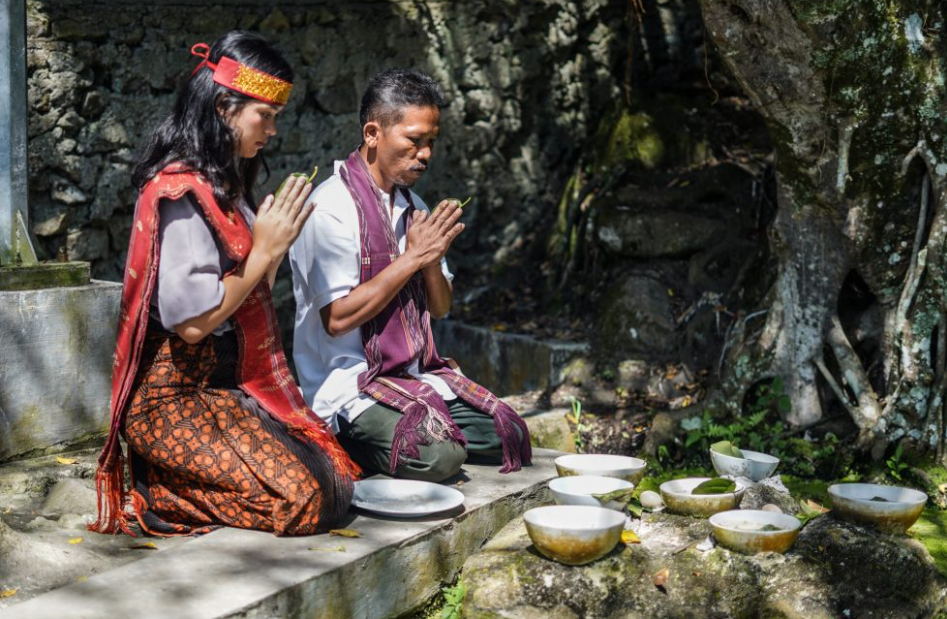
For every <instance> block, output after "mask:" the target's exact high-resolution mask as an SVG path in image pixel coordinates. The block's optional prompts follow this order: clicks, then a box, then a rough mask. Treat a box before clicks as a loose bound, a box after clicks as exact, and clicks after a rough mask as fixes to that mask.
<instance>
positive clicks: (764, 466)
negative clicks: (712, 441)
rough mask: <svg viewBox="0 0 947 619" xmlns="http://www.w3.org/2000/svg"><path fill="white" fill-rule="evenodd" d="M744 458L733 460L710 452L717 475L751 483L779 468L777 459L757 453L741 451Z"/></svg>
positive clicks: (731, 457) (746, 450)
mask: <svg viewBox="0 0 947 619" xmlns="http://www.w3.org/2000/svg"><path fill="white" fill-rule="evenodd" d="M740 451H742V452H743V455H744V456H745V457H744V458H734V457H733V456H727V455H725V454H721V453H717V452H716V451H714V450H712V449H711V450H710V461H711V462H713V464H714V470H716V471H717V474H718V475H733V476H734V477H749V478H750V479H752V480H753V481H761V480H763V479H766V478H767V477H769V476H771V475H772V474H773V472H774V471H775V470H776V467H777V466H779V458H777V457H775V456H771V455H769V454H764V453H760V452H758V451H750V450H749V449H741V450H740Z"/></svg>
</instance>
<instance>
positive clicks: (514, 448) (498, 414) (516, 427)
mask: <svg viewBox="0 0 947 619" xmlns="http://www.w3.org/2000/svg"><path fill="white" fill-rule="evenodd" d="M493 427H494V428H496V431H497V436H498V437H500V444H501V445H502V446H503V464H502V466H500V472H501V473H513V472H515V471H518V470H520V469H521V468H523V466H524V465H529V464H532V461H533V448H532V447H531V446H530V444H529V429H528V428H527V427H526V422H525V421H523V419H522V417H520V416H519V415H517V414H516V411H514V410H513V409H512V408H510V407H509V406H507V405H506V404H505V403H503V402H500V406H498V407H497V409H496V411H495V412H494V415H493Z"/></svg>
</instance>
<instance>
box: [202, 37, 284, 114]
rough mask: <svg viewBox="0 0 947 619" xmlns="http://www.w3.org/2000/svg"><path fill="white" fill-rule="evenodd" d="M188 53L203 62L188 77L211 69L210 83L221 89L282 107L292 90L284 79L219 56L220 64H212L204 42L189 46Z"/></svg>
mask: <svg viewBox="0 0 947 619" xmlns="http://www.w3.org/2000/svg"><path fill="white" fill-rule="evenodd" d="M191 53H192V54H193V55H195V56H198V57H199V58H203V59H204V60H203V61H201V64H199V65H197V68H196V69H194V72H193V73H191V75H194V73H197V72H198V71H200V70H201V68H203V67H205V66H206V67H209V68H210V69H213V71H214V81H215V82H217V83H218V84H220V85H221V86H226V87H227V88H229V89H231V90H236V91H237V92H242V93H243V94H245V95H247V96H248V97H253V98H254V99H259V100H260V101H266V102H267V103H275V104H277V105H285V104H286V102H287V101H289V93H290V92H291V91H292V90H293V85H292V84H291V83H289V82H287V81H286V80H281V79H280V78H278V77H275V76H273V75H270V74H269V73H265V72H264V71H260V70H259V69H254V68H253V67H248V66H247V65H245V64H241V63H239V62H237V61H236V60H234V59H233V58H228V57H227V56H221V57H220V61H219V62H217V63H216V64H214V63H213V62H211V61H210V59H209V58H210V46H209V45H208V44H207V43H197V44H195V45H194V46H193V47H191Z"/></svg>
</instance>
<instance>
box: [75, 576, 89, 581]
mask: <svg viewBox="0 0 947 619" xmlns="http://www.w3.org/2000/svg"><path fill="white" fill-rule="evenodd" d="M87 580H89V577H88V576H80V577H79V578H76V582H85V581H87Z"/></svg>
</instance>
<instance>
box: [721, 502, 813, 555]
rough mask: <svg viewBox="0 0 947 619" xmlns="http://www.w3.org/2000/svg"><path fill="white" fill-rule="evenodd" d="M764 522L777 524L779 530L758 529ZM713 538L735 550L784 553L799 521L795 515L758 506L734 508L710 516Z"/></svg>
mask: <svg viewBox="0 0 947 619" xmlns="http://www.w3.org/2000/svg"><path fill="white" fill-rule="evenodd" d="M766 525H773V526H775V527H779V528H780V530H779V531H761V530H760V528H761V527H764V526H766ZM710 527H711V528H712V529H713V531H714V539H716V540H717V542H718V543H719V544H720V545H721V546H725V547H727V548H729V549H730V550H736V551H737V552H745V553H747V554H754V553H757V552H778V553H784V552H786V551H787V550H789V547H790V546H792V545H793V543H795V541H796V538H797V537H799V529H800V528H801V527H802V522H800V520H799V519H798V518H796V517H795V516H790V515H788V514H776V513H773V512H767V511H763V510H761V509H734V510H730V511H725V512H720V513H719V514H714V515H713V516H711V517H710Z"/></svg>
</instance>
